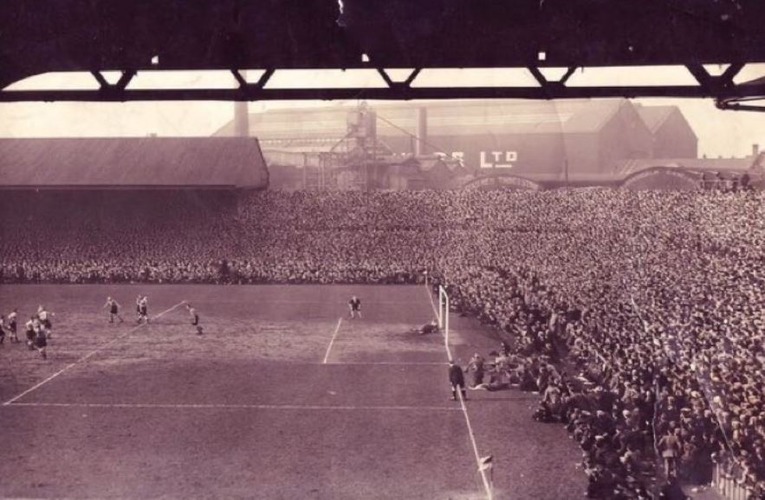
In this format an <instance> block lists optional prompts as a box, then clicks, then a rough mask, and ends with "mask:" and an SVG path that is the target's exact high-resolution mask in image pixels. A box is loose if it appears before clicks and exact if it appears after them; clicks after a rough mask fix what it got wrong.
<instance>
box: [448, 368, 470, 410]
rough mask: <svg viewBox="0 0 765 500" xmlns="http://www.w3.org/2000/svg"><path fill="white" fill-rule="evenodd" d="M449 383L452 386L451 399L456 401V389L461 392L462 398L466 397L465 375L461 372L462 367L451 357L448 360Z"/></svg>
mask: <svg viewBox="0 0 765 500" xmlns="http://www.w3.org/2000/svg"><path fill="white" fill-rule="evenodd" d="M449 383H450V384H451V386H452V400H454V401H457V389H459V391H460V392H461V393H462V400H463V401H464V400H466V399H467V393H466V392H465V376H464V375H463V373H462V367H461V366H460V365H458V364H457V363H455V362H454V360H453V359H450V360H449Z"/></svg>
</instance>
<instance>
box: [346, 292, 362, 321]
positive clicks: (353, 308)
mask: <svg viewBox="0 0 765 500" xmlns="http://www.w3.org/2000/svg"><path fill="white" fill-rule="evenodd" d="M348 309H350V314H351V319H353V318H355V317H356V316H358V317H359V318H361V300H360V299H359V298H358V297H356V296H355V295H354V296H353V297H351V300H349V301H348Z"/></svg>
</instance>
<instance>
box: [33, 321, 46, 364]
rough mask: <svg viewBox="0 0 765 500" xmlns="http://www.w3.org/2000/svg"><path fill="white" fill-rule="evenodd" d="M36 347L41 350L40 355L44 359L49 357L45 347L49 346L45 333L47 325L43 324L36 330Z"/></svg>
mask: <svg viewBox="0 0 765 500" xmlns="http://www.w3.org/2000/svg"><path fill="white" fill-rule="evenodd" d="M34 342H35V343H34V346H35V349H37V350H38V351H39V352H40V356H41V357H42V359H48V354H47V353H46V352H45V349H46V348H47V346H48V338H47V335H46V334H45V327H43V326H42V325H41V326H40V329H39V330H37V332H35V341H34Z"/></svg>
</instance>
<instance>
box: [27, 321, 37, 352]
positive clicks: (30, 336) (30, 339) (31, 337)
mask: <svg viewBox="0 0 765 500" xmlns="http://www.w3.org/2000/svg"><path fill="white" fill-rule="evenodd" d="M35 322H37V318H35V317H34V316H30V317H29V321H27V322H26V324H25V325H24V330H25V332H24V333H25V334H26V337H27V347H29V350H30V351H33V350H34V348H35Z"/></svg>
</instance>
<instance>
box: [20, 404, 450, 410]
mask: <svg viewBox="0 0 765 500" xmlns="http://www.w3.org/2000/svg"><path fill="white" fill-rule="evenodd" d="M7 406H8V407H10V408H16V407H42V408H146V409H151V408H156V409H187V408H189V409H202V410H204V409H224V410H225V409H230V410H306V411H308V410H310V411H315V410H343V411H351V410H355V411H381V410H385V411H459V408H455V407H454V406H342V405H340V406H337V405H335V406H322V405H266V404H162V403H145V404H144V403H13V404H10V405H7Z"/></svg>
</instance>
